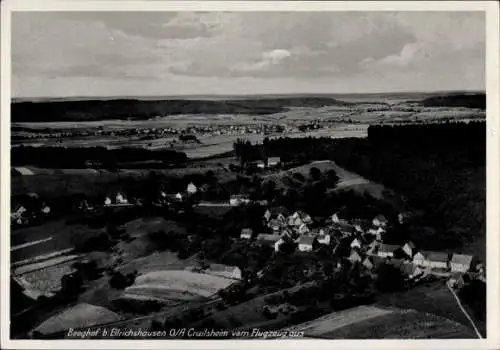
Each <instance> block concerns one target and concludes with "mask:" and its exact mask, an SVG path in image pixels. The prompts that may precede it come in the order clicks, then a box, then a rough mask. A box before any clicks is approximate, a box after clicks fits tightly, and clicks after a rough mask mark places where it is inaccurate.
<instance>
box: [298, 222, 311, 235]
mask: <svg viewBox="0 0 500 350" xmlns="http://www.w3.org/2000/svg"><path fill="white" fill-rule="evenodd" d="M297 231H298V233H299V234H301V235H305V234H306V233H309V227H307V225H306V224H302V225H300V226H299V228H298V230H297Z"/></svg>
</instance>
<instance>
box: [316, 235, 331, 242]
mask: <svg viewBox="0 0 500 350" xmlns="http://www.w3.org/2000/svg"><path fill="white" fill-rule="evenodd" d="M318 243H320V244H330V235H319V236H318Z"/></svg>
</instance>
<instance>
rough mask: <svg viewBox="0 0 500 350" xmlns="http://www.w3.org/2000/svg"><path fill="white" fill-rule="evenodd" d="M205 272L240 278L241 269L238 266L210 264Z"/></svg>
mask: <svg viewBox="0 0 500 350" xmlns="http://www.w3.org/2000/svg"><path fill="white" fill-rule="evenodd" d="M205 272H206V273H208V274H210V275H214V276H221V277H226V278H231V279H236V280H240V279H241V270H240V268H239V267H236V266H228V265H222V264H211V265H210V267H209V268H208V269H207V270H206V271H205Z"/></svg>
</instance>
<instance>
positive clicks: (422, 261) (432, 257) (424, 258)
mask: <svg viewBox="0 0 500 350" xmlns="http://www.w3.org/2000/svg"><path fill="white" fill-rule="evenodd" d="M448 259H449V257H448V254H447V253H443V252H434V251H421V252H418V253H417V254H415V256H414V257H413V263H414V264H415V265H416V266H422V267H430V268H434V269H436V268H437V269H447V268H448Z"/></svg>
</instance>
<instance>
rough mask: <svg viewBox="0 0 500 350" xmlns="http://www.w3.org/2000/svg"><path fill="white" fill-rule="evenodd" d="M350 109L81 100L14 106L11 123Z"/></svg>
mask: <svg viewBox="0 0 500 350" xmlns="http://www.w3.org/2000/svg"><path fill="white" fill-rule="evenodd" d="M333 105H349V103H348V102H343V101H339V100H336V99H333V98H326V97H291V98H271V99H247V100H185V99H175V100H174V99H172V100H139V99H116V100H80V101H60V100H54V101H43V102H32V101H30V102H28V101H24V102H13V103H12V106H11V113H12V122H47V121H98V120H106V119H130V120H142V119H150V118H155V117H159V116H168V115H178V114H252V115H265V114H273V113H278V112H283V111H286V109H287V107H323V106H333Z"/></svg>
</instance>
